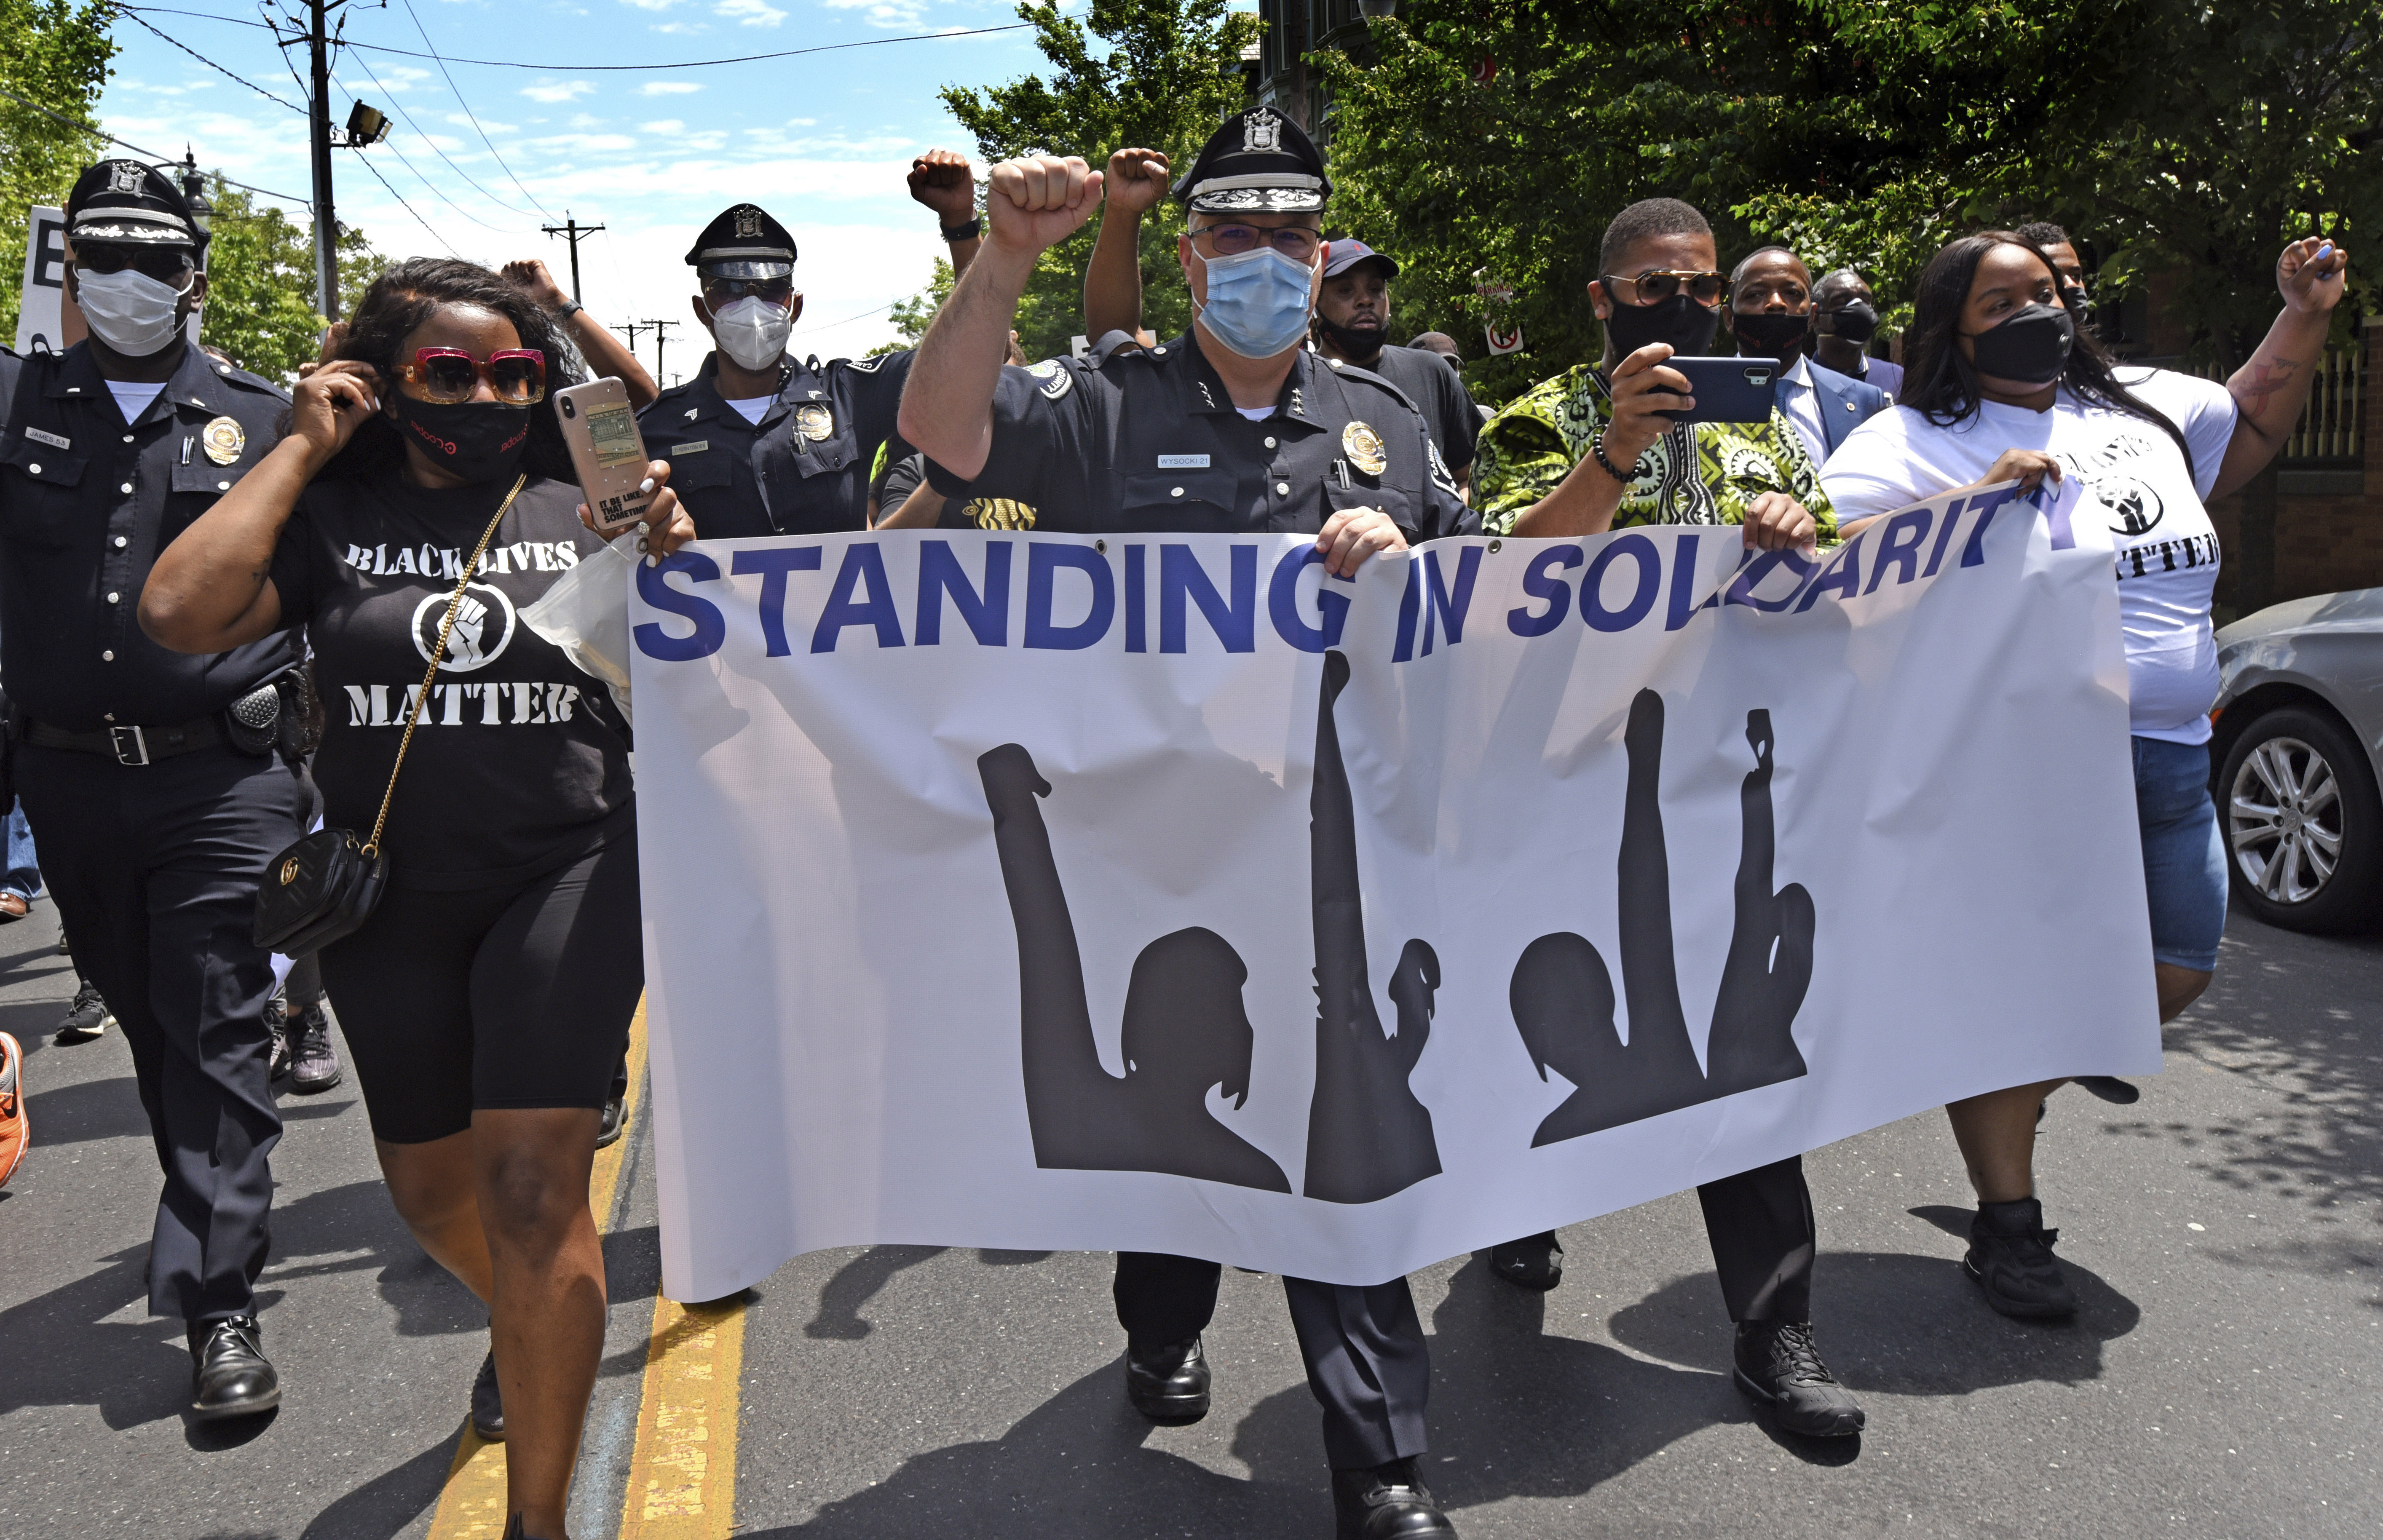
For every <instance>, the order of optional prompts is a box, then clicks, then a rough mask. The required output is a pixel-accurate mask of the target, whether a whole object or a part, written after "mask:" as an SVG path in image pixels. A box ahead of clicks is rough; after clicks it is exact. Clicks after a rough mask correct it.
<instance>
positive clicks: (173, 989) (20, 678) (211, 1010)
mask: <svg viewBox="0 0 2383 1540" xmlns="http://www.w3.org/2000/svg"><path fill="white" fill-rule="evenodd" d="M66 221H67V228H66V240H67V246H68V253H69V255H70V257H71V263H72V265H70V266H69V267H68V270H67V274H66V285H67V292H68V294H69V295H71V296H72V297H73V299H74V302H75V303H76V304H77V305H78V306H80V309H81V311H82V314H83V317H84V319H85V321H86V322H87V323H88V324H89V326H90V331H91V335H90V337H89V338H88V339H85V340H84V341H81V342H79V343H77V344H76V345H75V346H74V347H72V348H69V349H68V350H67V351H65V352H63V353H58V352H51V351H39V352H36V353H35V354H34V355H33V356H31V357H30V358H19V357H18V356H16V355H15V354H14V353H6V352H0V401H6V409H7V413H8V416H7V426H6V435H5V437H0V674H5V678H6V687H7V694H8V698H9V700H10V701H11V702H12V717H13V718H14V720H13V721H11V723H10V728H11V733H10V735H11V738H12V739H13V745H12V746H13V748H14V752H15V766H16V775H17V784H18V788H19V794H20V795H21V796H22V797H23V800H24V805H25V811H26V814H27V816H28V817H29V818H30V819H31V820H32V822H33V824H34V826H35V827H36V828H38V829H39V830H40V831H41V833H42V872H43V877H44V878H46V879H47V880H48V882H49V885H50V891H51V893H52V894H53V895H54V896H55V897H56V901H57V906H58V914H59V918H60V919H61V921H62V922H63V923H64V925H65V927H66V929H67V930H68V933H69V934H71V935H72V936H73V937H74V948H75V961H76V964H77V965H78V966H79V967H80V968H81V969H82V971H83V972H84V973H85V974H86V975H87V976H88V977H89V978H90V979H91V980H92V981H93V983H95V984H96V985H98V986H99V988H100V991H101V992H102V993H104V994H105V996H106V999H107V1002H108V1004H110V1005H111V1006H112V1007H113V1008H114V1009H115V1012H116V1016H117V1020H118V1021H119V1022H121V1023H122V1024H123V1027H124V1033H125V1037H126V1040H127V1041H128V1042H129V1043H130V1046H131V1050H132V1064H133V1069H134V1073H135V1074H136V1076H137V1077H138V1079H139V1083H140V1090H141V1102H142V1107H143V1108H144V1109H145V1110H146V1111H147V1113H148V1115H149V1128H150V1133H151V1135H152V1137H153V1138H154V1140H155V1142H156V1149H157V1160H158V1164H159V1165H160V1166H161V1167H163V1169H164V1174H165V1189H164V1191H163V1193H162V1194H161V1195H160V1197H159V1199H158V1202H157V1219H156V1227H155V1229H154V1232H153V1234H152V1237H151V1240H150V1250H149V1308H150V1310H151V1311H152V1312H154V1313H156V1314H160V1315H173V1316H179V1317H181V1318H182V1319H183V1320H184V1321H186V1322H188V1323H189V1330H188V1336H189V1340H190V1348H191V1361H192V1392H191V1412H192V1415H194V1416H195V1417H197V1418H200V1419H203V1420H206V1419H215V1418H225V1417H239V1416H245V1415H251V1414H253V1413H256V1412H261V1411H266V1410H267V1409H269V1408H271V1407H274V1406H276V1405H278V1404H279V1401H280V1398H281V1389H280V1383H279V1380H278V1377H277V1376H276V1374H275V1373H274V1369H273V1366H272V1364H271V1363H269V1362H268V1361H266V1360H265V1353H264V1350H263V1344H262V1337H261V1334H260V1330H259V1327H258V1324H257V1320H256V1314H255V1308H256V1307H255V1299H254V1295H253V1289H254V1287H255V1283H256V1278H257V1275H258V1273H259V1272H260V1271H261V1270H262V1269H263V1268H264V1266H265V1254H266V1250H267V1245H268V1236H267V1226H266V1210H267V1208H268V1206H269V1204H270V1203H271V1201H272V1195H273V1178H272V1175H271V1172H270V1171H269V1170H268V1168H267V1164H266V1160H267V1156H268V1155H269V1154H270V1152H271V1151H272V1149H273V1146H274V1144H275V1143H276V1142H277V1141H278V1140H279V1139H280V1137H281V1119H280V1116H279V1115H278V1113H277V1112H276V1111H275V1108H274V1103H273V1096H272V1093H271V1091H270V1090H269V1089H268V1087H267V1082H266V1075H267V1064H268V1058H269V1053H270V1049H271V1041H272V1040H271V1036H270V1032H269V1029H268V1028H267V1026H266V1024H265V1003H266V1001H268V1000H269V999H270V998H271V997H272V994H273V970H272V967H271V964H270V962H269V961H268V959H267V956H266V954H265V949H264V948H263V947H260V946H258V945H256V944H255V943H254V942H253V941H252V940H251V939H250V937H251V928H252V925H253V920H254V916H255V910H256V888H257V883H258V881H259V879H260V877H261V876H262V875H263V874H264V872H265V865H266V863H267V862H268V861H269V860H270V859H271V858H272V856H274V855H276V854H277V853H278V852H279V851H280V850H281V849H283V848H284V847H285V846H287V845H288V844H290V842H291V841H292V840H293V839H295V838H296V837H297V835H298V833H299V832H300V831H299V828H298V819H299V810H300V806H301V794H300V787H299V781H298V778H297V776H296V774H295V773H294V771H293V770H292V763H293V760H294V755H293V754H292V753H291V750H292V749H293V748H294V746H295V743H296V738H295V734H294V733H291V732H286V731H285V729H288V728H294V726H295V719H296V715H297V712H296V704H297V702H296V698H295V691H294V688H293V687H292V686H293V684H294V681H293V680H292V678H291V673H292V671H293V669H294V667H295V665H296V662H297V658H296V656H295V652H294V649H293V647H292V646H291V641H290V635H289V634H287V633H277V634H274V635H271V636H267V637H265V639H263V640H261V641H258V642H254V643H251V644H250V645H248V646H246V647H239V648H236V649H234V650H232V651H230V652H226V653H218V654H216V655H215V656H213V657H186V656H184V655H182V654H180V653H176V652H169V651H167V650H166V649H165V648H164V647H159V646H157V645H156V644H155V643H154V642H152V641H151V640H149V638H148V637H147V636H146V635H144V634H142V630H141V627H140V625H139V623H138V622H137V621H136V619H135V614H134V611H135V609H136V606H137V601H138V600H139V598H140V595H141V588H142V584H143V583H144V582H146V581H147V578H148V575H149V569H150V566H151V564H152V563H153V562H154V560H155V558H156V556H157V553H158V552H159V551H160V550H161V549H163V548H165V546H166V545H167V543H168V542H169V541H171V540H172V539H173V538H174V537H175V536H177V535H179V533H180V532H181V531H182V530H183V529H185V528H187V527H188V526H189V525H190V524H191V521H193V520H194V519H196V518H197V517H198V516H199V515H200V514H201V513H203V512H204V511H206V509H207V508H208V507H210V506H211V505H212V504H213V503H214V502H215V500H216V498H217V497H219V496H220V495H221V494H223V493H225V492H227V491H229V490H230V489H231V486H232V484H233V483H234V482H235V481H237V480H239V479H240V478H241V476H242V475H243V474H246V473H247V472H248V470H249V469H250V468H251V467H252V466H253V465H255V464H256V463H257V462H258V461H259V460H261V459H263V458H264V455H265V451H266V450H269V449H271V448H272V447H273V445H274V442H275V441H276V439H277V437H278V433H277V430H276V428H275V422H276V420H277V419H278V417H279V416H280V415H281V413H283V412H284V410H285V409H286V408H287V407H288V405H289V398H288V397H286V396H284V395H283V394H282V393H281V392H280V391H279V390H278V389H276V388H274V387H273V386H272V385H270V384H268V383H267V382H265V380H263V379H260V378H258V377H256V376H253V375H248V374H243V373H241V371H240V370H238V369H235V368H233V367H232V366H231V365H230V364H228V363H217V362H216V361H215V360H213V359H210V358H209V357H207V355H206V354H204V353H203V352H201V351H199V350H198V349H197V348H195V347H193V346H191V344H190V343H189V342H188V341H187V340H186V339H185V329H184V328H185V326H186V324H187V323H188V321H189V320H190V317H191V314H192V313H193V312H194V311H195V310H196V309H197V308H198V306H199V303H200V302H201V301H202V300H203V299H204V296H205V292H206V279H205V277H204V276H203V275H202V274H200V273H199V272H198V270H197V257H198V255H199V252H200V248H201V244H202V241H203V239H204V238H203V237H202V236H201V235H200V233H199V230H198V228H197V226H196V224H195V223H194V222H193V220H192V219H191V210H190V205H189V204H188V203H186V202H185V201H184V199H183V196H182V192H181V190H180V189H179V188H178V187H176V186H175V185H174V183H173V182H172V181H171V180H170V179H167V177H165V176H163V175H161V174H159V173H158V172H157V171H155V170H153V169H151V168H150V167H149V166H144V165H142V163H141V162H139V161H133V160H109V161H102V162H100V163H99V164H98V165H96V166H92V167H91V168H90V169H88V170H87V171H85V172H84V173H83V174H82V176H81V177H80V179H78V180H77V181H76V183H75V186H74V191H73V192H72V194H71V195H70V196H69V197H68V200H67V207H66Z"/></svg>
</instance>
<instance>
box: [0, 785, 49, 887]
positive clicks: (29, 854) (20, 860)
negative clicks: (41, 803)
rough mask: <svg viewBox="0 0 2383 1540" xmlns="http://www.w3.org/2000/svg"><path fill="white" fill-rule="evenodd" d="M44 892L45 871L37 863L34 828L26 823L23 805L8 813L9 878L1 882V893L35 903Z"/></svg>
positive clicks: (12, 808) (2, 879) (11, 809)
mask: <svg viewBox="0 0 2383 1540" xmlns="http://www.w3.org/2000/svg"><path fill="white" fill-rule="evenodd" d="M41 892H42V869H41V867H40V866H39V865H38V864H37V863H36V862H35V861H34V859H33V826H32V825H31V824H30V823H27V822H26V821H25V805H24V804H23V803H21V802H19V803H18V804H17V805H16V806H14V807H10V808H9V809H8V875H7V876H6V877H5V878H0V893H15V894H16V895H17V896H18V897H19V898H21V899H23V900H25V901H26V902H27V903H29V904H30V903H31V902H32V901H33V900H34V899H35V898H36V897H38V896H40V894H41Z"/></svg>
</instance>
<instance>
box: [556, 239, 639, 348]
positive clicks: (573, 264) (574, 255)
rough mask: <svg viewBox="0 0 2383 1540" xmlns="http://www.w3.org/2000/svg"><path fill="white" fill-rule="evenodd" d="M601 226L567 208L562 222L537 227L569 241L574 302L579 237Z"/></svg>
mask: <svg viewBox="0 0 2383 1540" xmlns="http://www.w3.org/2000/svg"><path fill="white" fill-rule="evenodd" d="M538 228H540V229H542V230H544V231H545V232H546V233H547V234H549V235H559V236H562V238H563V239H564V240H568V241H570V242H571V298H572V302H574V303H576V302H578V300H579V238H580V237H581V236H584V235H594V234H595V233H596V232H597V231H598V230H600V229H602V228H604V227H603V226H601V225H583V224H581V223H579V221H577V220H576V219H574V218H573V217H571V211H570V210H569V209H564V210H563V211H562V224H560V225H540V226H539V227H538ZM636 345H637V339H636V338H635V337H632V338H630V339H629V346H630V347H631V348H635V347H636Z"/></svg>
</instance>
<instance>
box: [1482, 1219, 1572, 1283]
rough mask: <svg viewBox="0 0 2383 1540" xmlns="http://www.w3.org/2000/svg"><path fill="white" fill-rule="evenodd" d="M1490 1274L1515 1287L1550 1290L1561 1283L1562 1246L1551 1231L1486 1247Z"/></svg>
mask: <svg viewBox="0 0 2383 1540" xmlns="http://www.w3.org/2000/svg"><path fill="white" fill-rule="evenodd" d="M1489 1271H1490V1272H1492V1273H1495V1274H1496V1275H1498V1276H1500V1277H1501V1278H1503V1279H1505V1280H1506V1281H1507V1282H1508V1283H1510V1284H1513V1286H1514V1287H1517V1288H1537V1289H1550V1288H1553V1287H1555V1286H1556V1285H1558V1284H1560V1283H1562V1282H1563V1244H1562V1242H1561V1241H1559V1240H1557V1239H1556V1233H1555V1231H1553V1230H1543V1231H1541V1232H1540V1233H1539V1234H1537V1235H1535V1236H1526V1237H1525V1238H1523V1239H1521V1240H1510V1241H1507V1242H1506V1243H1505V1244H1504V1245H1502V1246H1492V1247H1490V1248H1489Z"/></svg>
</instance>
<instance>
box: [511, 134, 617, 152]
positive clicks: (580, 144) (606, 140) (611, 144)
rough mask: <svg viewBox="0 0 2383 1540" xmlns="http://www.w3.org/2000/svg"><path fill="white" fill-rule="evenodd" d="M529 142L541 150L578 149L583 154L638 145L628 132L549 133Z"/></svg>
mask: <svg viewBox="0 0 2383 1540" xmlns="http://www.w3.org/2000/svg"><path fill="white" fill-rule="evenodd" d="M528 142H529V143H530V144H533V145H535V146H536V147H537V148H538V149H540V150H546V151H549V152H560V151H568V150H576V151H579V152H581V153H582V154H586V153H589V152H593V151H599V150H634V149H636V147H637V142H636V140H634V139H632V138H630V137H629V136H628V135H627V134H549V135H548V136H546V137H545V138H543V139H533V140H530V141H528Z"/></svg>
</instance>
